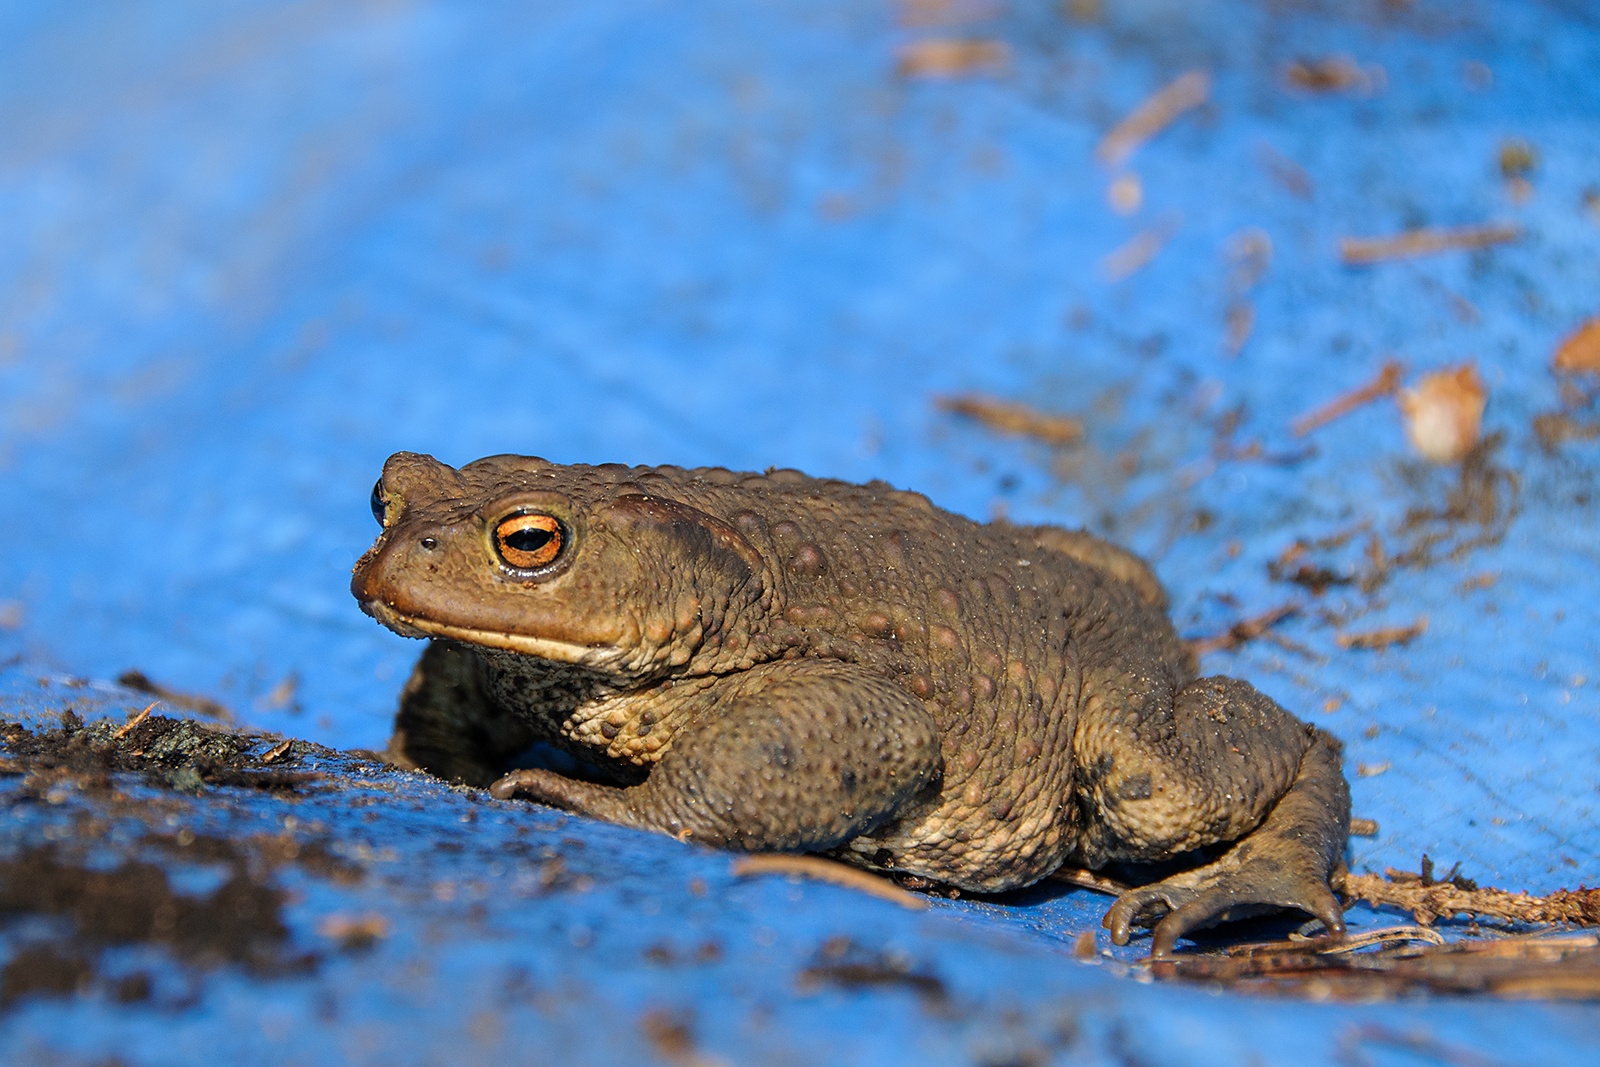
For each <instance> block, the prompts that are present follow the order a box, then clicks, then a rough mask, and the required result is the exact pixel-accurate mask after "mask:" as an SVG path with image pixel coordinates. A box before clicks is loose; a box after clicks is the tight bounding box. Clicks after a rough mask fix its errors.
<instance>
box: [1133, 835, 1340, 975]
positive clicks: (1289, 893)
mask: <svg viewBox="0 0 1600 1067" xmlns="http://www.w3.org/2000/svg"><path fill="white" fill-rule="evenodd" d="M1285 909H1298V910H1300V911H1304V912H1306V913H1307V914H1309V915H1311V916H1313V917H1314V918H1316V919H1318V920H1320V921H1321V922H1322V925H1323V926H1324V927H1326V929H1327V931H1328V934H1329V935H1330V936H1332V937H1340V936H1343V934H1344V912H1343V910H1342V909H1341V908H1340V906H1339V900H1338V898H1337V897H1335V896H1334V895H1333V890H1332V889H1330V888H1329V887H1328V883H1327V881H1326V880H1324V879H1321V878H1318V877H1317V876H1316V875H1314V874H1312V873H1310V872H1309V871H1307V870H1305V869H1304V868H1301V869H1300V870H1299V873H1295V869H1294V868H1293V867H1292V866H1289V867H1287V868H1286V866H1285V865H1284V864H1282V863H1280V862H1277V861H1274V860H1270V859H1265V858H1259V859H1255V860H1253V861H1250V860H1247V861H1245V862H1243V863H1238V864H1230V863H1229V862H1228V860H1227V858H1224V859H1223V860H1222V861H1219V862H1218V863H1215V864H1212V865H1211V866H1209V867H1202V868H1200V869H1199V870H1198V871H1189V872H1186V873H1184V874H1181V875H1178V876H1176V877H1174V878H1169V879H1167V880H1165V881H1162V882H1157V883H1155V884H1153V885H1148V886H1142V887H1140V888H1138V889H1131V890H1129V891H1128V892H1126V893H1124V894H1123V895H1122V896H1120V897H1118V898H1117V901H1116V903H1115V904H1113V905H1112V906H1111V909H1110V910H1109V911H1108V912H1106V917H1105V925H1106V927H1107V928H1108V929H1109V930H1110V931H1111V940H1112V941H1113V942H1115V943H1116V944H1118V945H1125V944H1127V942H1128V936H1129V931H1130V928H1131V927H1134V926H1143V927H1148V926H1153V927H1155V934H1154V936H1153V937H1152V938H1151V944H1150V954H1151V955H1152V956H1170V955H1172V953H1173V952H1174V951H1175V950H1176V948H1177V944H1178V939H1179V938H1181V937H1185V936H1187V935H1188V934H1190V933H1191V932H1193V931H1195V930H1203V929H1206V928H1207V927H1210V926H1216V925H1217V924H1218V923H1224V922H1229V921H1232V920H1234V919H1246V918H1249V917H1251V916H1254V915H1265V914H1270V913H1271V912H1275V911H1281V910H1285Z"/></svg>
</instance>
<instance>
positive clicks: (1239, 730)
mask: <svg viewBox="0 0 1600 1067" xmlns="http://www.w3.org/2000/svg"><path fill="white" fill-rule="evenodd" d="M372 510H373V513H374V514H375V515H376V516H377V518H378V521H379V522H381V523H382V525H383V532H382V534H381V535H380V536H379V537H378V540H377V542H376V543H375V544H374V545H373V546H372V548H371V549H370V550H369V551H368V552H367V553H366V555H364V556H362V557H361V560H360V561H359V562H358V563H357V564H356V567H355V574H354V578H353V580H352V583H351V588H352V591H353V592H354V594H355V596H356V599H357V600H359V601H360V603H361V607H362V608H363V610H365V611H366V612H367V613H369V614H370V615H372V616H373V617H374V618H376V619H377V620H378V621H379V622H381V623H383V624H384V625H385V626H387V627H389V628H390V629H391V630H394V631H395V632H397V633H400V634H404V635H407V636H410V637H419V638H426V639H427V640H428V642H429V644H428V647H427V649H426V650H425V651H424V652H423V654H422V657H421V660H420V662H419V663H418V664H417V667H416V670H415V671H414V672H413V674H412V676H411V678H410V680H409V681H408V682H407V684H406V686H405V688H404V690H403V693H402V695H401V698H400V707H399V712H398V715H397V717H396V721H395V729H394V735H393V739H392V740H391V742H390V747H389V754H390V757H391V758H392V759H393V760H394V761H395V762H396V763H398V764H400V765H402V766H406V767H410V768H418V769H423V770H426V771H430V772H432V773H434V774H437V775H440V776H442V777H445V778H449V779H456V780H460V781H463V782H467V783H470V784H474V785H480V786H488V787H489V789H490V791H491V793H492V794H493V795H494V796H496V797H499V798H502V799H507V798H511V797H526V798H530V799H532V800H535V801H539V802H542V803H545V804H550V805H554V806H556V807H559V808H564V809H566V810H568V811H572V812H577V813H581V814H584V815H590V816H594V817H596V818H600V819H605V820H608V821H610V822H614V823H619V824H621V825H624V826H631V827H637V828H641V829H646V830H654V831H659V832H662V833H666V834H671V835H674V836H676V837H678V838H679V839H682V840H691V841H696V842H701V843H704V844H707V845H714V846H718V847H722V848H730V849H748V850H761V851H782V852H816V853H823V854H827V855H830V856H833V857H835V858H837V859H839V860H842V861H844V862H846V863H850V864H854V865H856V866H859V867H864V868H867V869H869V870H873V871H879V872H885V873H893V874H905V875H914V876H918V877H920V878H922V879H927V880H931V881H934V882H938V883H944V884H947V885H951V886H956V887H959V888H961V889H963V890H969V891H976V892H983V893H992V892H997V891H1001V890H1006V889H1012V888H1016V887H1019V886H1025V885H1028V884H1029V883H1031V882H1035V881H1037V880H1039V879H1041V878H1044V877H1045V876H1047V875H1049V874H1050V873H1051V872H1052V871H1054V870H1056V869H1057V868H1058V867H1061V866H1063V865H1074V866H1079V867H1087V868H1103V867H1105V866H1107V865H1111V864H1128V863H1132V864H1140V863H1151V862H1156V861H1169V860H1181V861H1184V862H1185V863H1187V864H1188V866H1187V868H1186V869H1181V870H1180V871H1179V873H1176V874H1171V875H1170V876H1169V877H1165V878H1162V879H1160V880H1157V881H1154V882H1152V883H1150V884H1146V885H1143V886H1139V887H1137V888H1134V889H1131V890H1129V891H1128V892H1126V893H1124V894H1123V895H1122V896H1121V897H1119V898H1118V899H1117V900H1116V902H1115V903H1114V904H1113V905H1112V907H1111V908H1110V910H1109V912H1108V913H1107V915H1106V920H1105V921H1106V925H1107V927H1109V928H1110V930H1111V935H1112V938H1113V940H1115V941H1116V942H1117V943H1118V944H1123V943H1126V942H1127V940H1128V938H1129V935H1130V930H1131V929H1132V928H1135V927H1153V928H1154V936H1153V939H1152V951H1153V953H1155V954H1157V955H1163V954H1167V953H1170V952H1172V951H1173V950H1174V948H1175V945H1176V942H1177V940H1178V939H1179V938H1180V937H1182V936H1184V935H1185V934H1187V933H1189V932H1190V931H1193V930H1196V929H1199V928H1202V927H1206V926H1210V925H1214V924H1216V923H1219V922H1223V921H1226V920H1230V919H1235V918H1239V917H1243V916H1247V915H1252V914H1257V913H1261V912H1266V911H1273V910H1276V909H1299V910H1301V911H1304V912H1307V913H1309V914H1310V915H1312V916H1314V917H1315V918H1317V919H1320V920H1321V921H1322V923H1323V925H1324V926H1325V927H1326V928H1327V930H1328V931H1330V932H1331V933H1339V932H1340V931H1342V929H1343V923H1342V916H1341V911H1340V906H1339V902H1338V900H1337V898H1336V897H1335V896H1334V894H1333V892H1332V890H1331V888H1330V886H1329V879H1330V877H1331V876H1332V874H1333V872H1334V870H1335V868H1336V866H1337V865H1339V864H1340V862H1341V857H1342V853H1343V849H1344V842H1345V839H1346V835H1347V833H1348V829H1349V817H1350V800H1349V787H1348V785H1347V783H1346V782H1345V779H1344V776H1343V773H1342V772H1341V769H1340V746H1339V744H1338V742H1337V741H1335V740H1334V739H1333V738H1332V737H1330V736H1329V735H1328V734H1326V733H1324V732H1322V731H1321V730H1318V729H1317V728H1315V727H1313V726H1310V725H1307V724H1306V723H1304V722H1301V721H1300V720H1298V719H1296V718H1295V717H1294V716H1293V715H1291V714H1289V713H1288V712H1287V711H1285V710H1284V709H1283V708H1281V707H1280V706H1278V705H1277V704H1276V703H1274V702H1273V701H1272V700H1270V699H1269V698H1267V697H1266V696H1264V695H1262V694H1261V693H1259V692H1257V691H1256V690H1255V689H1254V688H1252V687H1251V686H1250V685H1249V684H1247V683H1245V682H1242V681H1238V680H1235V679H1232V678H1223V677H1207V678H1202V677H1198V676H1197V670H1196V665H1195V662H1194V659H1193V657H1192V656H1191V655H1190V654H1189V652H1188V650H1187V648H1186V646H1185V645H1184V643H1183V642H1182V641H1181V640H1180V639H1179V637H1178V635H1177V634H1176V632H1175V631H1174V629H1173V627H1172V625H1171V623H1170V622H1169V620H1168V618H1167V614H1166V610H1165V605H1166V597H1165V593H1164V591H1163V590H1162V587H1161V585H1160V583H1159V582H1158V581H1157V579H1156V577H1155V575H1154V574H1153V573H1152V571H1151V570H1150V569H1149V568H1148V567H1147V566H1146V565H1145V564H1144V563H1143V562H1142V561H1140V560H1139V559H1138V558H1137V557H1136V556H1134V555H1132V554H1130V553H1128V552H1126V551H1124V550H1122V549H1120V548H1117V547H1115V546H1113V545H1111V544H1108V543H1107V542H1105V541H1102V540H1099V539H1098V538H1096V537H1093V536H1091V535H1090V534H1087V533H1084V532H1074V531H1069V530H1064V529H1057V528H1054V527H1049V526H1017V525H1009V524H1007V523H1003V522H997V523H990V524H988V525H983V524H980V523H976V522H973V521H971V520H969V519H966V518H962V517H961V516H959V515H954V514H951V513H949V512H946V511H942V510H940V509H939V508H937V507H934V506H933V505H932V504H931V503H929V501H928V500H927V498H926V497H923V496H921V495H920V494H917V493H913V492H905V491H901V490H897V489H893V488H890V487H889V486H888V485H885V484H883V483H881V482H873V483H870V484H867V485H852V484H848V483H845V482H841V481H830V480H825V479H818V478H811V477H807V476H806V475H804V474H801V473H799V472H797V471H787V470H771V471H768V472H767V473H765V474H745V473H737V472H733V471H727V470H721V469H709V468H702V469H698V470H684V469H682V468H678V467H627V466H622V465H618V464H606V465H601V466H563V465H558V464H555V463H549V462H546V461H545V460H542V459H536V458H531V457H522V456H493V457H490V458H488V459H481V460H478V461H477V462H475V463H470V464H468V465H466V466H465V467H462V468H460V469H459V470H457V469H454V468H451V467H449V466H446V465H445V464H443V463H440V462H438V461H436V460H434V459H433V458H431V457H429V456H422V455H416V454H413V453H407V452H402V453H399V454H397V455H395V456H392V457H391V458H390V459H389V461H388V462H387V463H386V464H385V466H384V470H383V477H382V478H381V479H380V480H379V482H378V484H377V485H376V486H375V487H374V489H373V493H372ZM538 742H544V743H546V745H547V746H554V748H555V749H556V750H559V751H558V752H557V753H556V754H557V755H561V754H562V753H564V754H565V755H564V757H563V758H565V757H570V758H565V762H564V763H563V769H562V771H558V770H555V769H552V767H550V766H538V767H526V766H524V767H522V768H521V769H513V763H514V761H515V760H516V758H517V757H518V756H519V755H520V754H522V753H524V752H526V751H527V750H529V749H530V747H532V746H534V745H535V744H536V743H538ZM544 762H545V763H546V764H549V763H551V762H553V760H551V759H546V760H545V761H544ZM568 772H570V773H568Z"/></svg>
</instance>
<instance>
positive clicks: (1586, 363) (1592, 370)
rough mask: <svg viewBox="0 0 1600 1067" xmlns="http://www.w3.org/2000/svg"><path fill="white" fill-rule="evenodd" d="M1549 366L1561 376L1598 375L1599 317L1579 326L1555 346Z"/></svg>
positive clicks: (1599, 366)
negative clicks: (1552, 359) (1554, 355)
mask: <svg viewBox="0 0 1600 1067" xmlns="http://www.w3.org/2000/svg"><path fill="white" fill-rule="evenodd" d="M1551 366H1552V367H1554V368H1555V369H1556V370H1557V371H1558V372H1560V373H1562V374H1600V315H1597V316H1595V317H1594V318H1592V319H1590V320H1589V321H1588V322H1585V323H1584V324H1583V325H1582V326H1579V327H1578V328H1577V329H1576V330H1574V331H1573V332H1572V333H1571V334H1570V335H1569V336H1568V337H1567V339H1566V340H1564V341H1562V342H1561V344H1560V345H1559V346H1557V348H1556V358H1555V359H1554V361H1552V363H1551Z"/></svg>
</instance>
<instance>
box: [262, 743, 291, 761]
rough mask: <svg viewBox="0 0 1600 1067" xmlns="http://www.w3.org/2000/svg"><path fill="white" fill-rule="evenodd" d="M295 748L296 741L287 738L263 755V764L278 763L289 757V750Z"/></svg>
mask: <svg viewBox="0 0 1600 1067" xmlns="http://www.w3.org/2000/svg"><path fill="white" fill-rule="evenodd" d="M293 747H294V740H293V739H292V738H286V739H285V740H282V741H279V742H278V743H277V744H275V745H273V746H272V747H271V748H269V749H268V750H267V751H266V752H264V753H263V754H262V756H261V762H262V763H277V762H278V761H279V760H280V759H282V758H283V757H285V756H287V755H288V754H289V750H290V749H292V748H293Z"/></svg>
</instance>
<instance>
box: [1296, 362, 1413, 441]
mask: <svg viewBox="0 0 1600 1067" xmlns="http://www.w3.org/2000/svg"><path fill="white" fill-rule="evenodd" d="M1404 374H1405V369H1404V368H1403V367H1402V366H1401V365H1400V364H1399V362H1397V361H1395V360H1392V359H1391V360H1388V361H1387V362H1385V363H1384V365H1383V368H1382V369H1381V370H1379V371H1378V376H1377V377H1376V378H1374V379H1373V380H1372V381H1370V382H1368V383H1367V384H1366V385H1363V386H1361V387H1360V388H1357V389H1352V390H1351V391H1350V392H1348V393H1345V394H1344V395H1343V396H1339V397H1336V398H1334V399H1333V400H1330V401H1329V402H1328V403H1326V404H1323V405H1322V406H1321V407H1319V408H1316V409H1314V410H1312V411H1309V412H1307V413H1306V414H1304V415H1301V416H1300V417H1299V418H1297V419H1295V420H1294V421H1293V422H1291V423H1290V424H1289V428H1290V429H1291V430H1293V431H1294V435H1295V436H1296V437H1304V436H1306V435H1307V434H1309V433H1311V432H1312V431H1313V430H1319V429H1321V428H1322V427H1324V426H1326V425H1327V424H1328V423H1330V422H1333V421H1334V420H1335V419H1339V418H1343V417H1344V416H1345V415H1348V414H1350V412H1352V411H1355V410H1356V409H1357V408H1360V407H1363V406H1364V405H1367V404H1370V403H1372V402H1373V401H1374V400H1378V399H1380V398H1382V397H1386V396H1392V395H1394V394H1395V393H1396V392H1397V391H1398V390H1399V388H1400V382H1401V380H1402V376H1403V375H1404Z"/></svg>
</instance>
